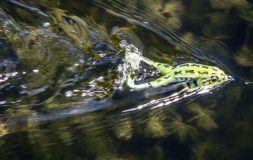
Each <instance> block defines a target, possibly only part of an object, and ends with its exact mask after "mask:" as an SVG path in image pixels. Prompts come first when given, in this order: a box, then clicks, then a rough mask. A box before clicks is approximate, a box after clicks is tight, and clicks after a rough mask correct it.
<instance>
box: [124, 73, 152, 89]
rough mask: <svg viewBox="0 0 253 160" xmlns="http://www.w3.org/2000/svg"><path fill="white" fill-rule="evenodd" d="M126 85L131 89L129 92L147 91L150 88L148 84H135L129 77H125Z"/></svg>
mask: <svg viewBox="0 0 253 160" xmlns="http://www.w3.org/2000/svg"><path fill="white" fill-rule="evenodd" d="M127 85H128V87H130V88H131V90H134V91H140V90H143V89H148V88H150V87H151V86H150V84H149V83H142V84H135V83H134V80H133V79H132V78H131V76H128V77H127Z"/></svg>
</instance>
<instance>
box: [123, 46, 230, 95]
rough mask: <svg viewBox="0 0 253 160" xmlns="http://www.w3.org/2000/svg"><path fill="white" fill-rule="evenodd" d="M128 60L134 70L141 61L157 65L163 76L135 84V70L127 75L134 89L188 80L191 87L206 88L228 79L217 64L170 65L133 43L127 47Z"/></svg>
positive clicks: (218, 84) (128, 82)
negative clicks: (153, 58)
mask: <svg viewBox="0 0 253 160" xmlns="http://www.w3.org/2000/svg"><path fill="white" fill-rule="evenodd" d="M125 54H126V55H125V57H126V62H127V63H128V64H129V66H130V68H131V69H132V70H137V69H138V66H139V64H140V62H141V61H142V62H144V63H146V64H148V65H151V66H153V67H155V68H156V69H157V70H159V71H160V73H161V74H162V76H161V77H159V78H157V79H155V80H152V81H150V82H148V83H142V84H135V80H134V78H133V77H134V76H133V72H130V74H128V76H127V85H128V86H129V87H130V88H131V89H132V90H143V89H148V88H151V87H153V88H157V87H162V86H167V85H170V84H173V83H180V82H186V84H187V86H188V87H189V89H192V90H194V89H196V88H199V89H205V88H212V87H218V86H220V85H222V84H223V83H225V82H226V81H228V80H229V79H230V76H228V75H227V74H226V73H225V72H224V71H223V70H221V69H219V68H218V67H216V66H209V65H204V64H198V63H183V64H178V65H174V66H173V65H168V64H164V63H159V62H154V61H152V60H150V59H148V58H146V57H144V56H142V55H141V53H140V52H139V51H138V49H137V48H136V47H135V46H133V45H127V46H126V47H125Z"/></svg>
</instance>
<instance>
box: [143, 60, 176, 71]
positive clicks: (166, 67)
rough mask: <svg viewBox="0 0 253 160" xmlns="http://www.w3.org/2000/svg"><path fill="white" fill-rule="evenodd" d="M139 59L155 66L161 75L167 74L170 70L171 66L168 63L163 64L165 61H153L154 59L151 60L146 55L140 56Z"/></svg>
mask: <svg viewBox="0 0 253 160" xmlns="http://www.w3.org/2000/svg"><path fill="white" fill-rule="evenodd" d="M141 61H143V62H145V63H147V64H148V65H151V66H153V67H155V68H156V69H158V70H159V71H160V72H161V74H163V75H167V74H169V73H170V72H171V70H172V66H170V65H168V64H165V63H159V62H154V61H152V60H150V59H148V58H146V57H141Z"/></svg>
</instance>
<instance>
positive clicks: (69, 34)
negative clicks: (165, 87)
mask: <svg viewBox="0 0 253 160" xmlns="http://www.w3.org/2000/svg"><path fill="white" fill-rule="evenodd" d="M252 7H253V6H252V1H250V0H233V1H232V0H219V1H218V0H140V1H137V0H131V1H121V0H105V1H104V0H94V1H93V0H84V1H79V0H77V1H70V0H65V1H62V0H50V1H49V0H37V1H28V0H22V1H7V0H4V1H1V2H0V23H1V25H0V136H1V137H0V159H1V160H4V159H43V160H44V159H48V160H51V159H55V160H57V159H77V160H78V159H96V160H107V159H108V160H109V159H110V160H111V159H112V160H114V159H115V160H120V159H122V160H138V159H155V160H163V159H171V160H172V159H173V160H174V159H175V160H187V159H189V160H192V159H196V160H209V159H210V160H211V159H216V160H219V159H221V160H222V159H229V160H233V159H234V160H238V159H244V160H247V159H248V160H250V159H251V158H252V156H253V155H252V153H253V152H252V151H253V150H252V148H253V147H252V146H253V143H252V142H253V141H252V139H253V127H252V125H251V124H252V122H253V119H252V117H253V109H252V108H253V107H252V104H253V102H252V96H251V95H252V86H251V85H250V82H251V81H252V80H253V68H252V67H253V57H252V55H253V54H252V51H253V43H252V42H253V41H252V40H253V29H252V24H253V20H252V18H253V8H252ZM122 15H124V16H122ZM143 16H144V18H143ZM127 17H128V18H127ZM133 19H135V20H136V21H133ZM141 20H142V21H141ZM149 24H151V25H149ZM146 26H148V27H146ZM150 26H151V28H149V27H150ZM152 27H153V28H152ZM165 31H167V32H165ZM168 33H171V34H170V35H169V34H168ZM168 35H169V36H168ZM168 37H169V38H168ZM122 40H126V41H127V42H128V43H131V44H134V45H135V46H136V47H137V48H138V49H139V50H140V51H141V52H142V53H143V54H144V55H145V56H147V57H148V58H150V59H152V60H154V61H158V62H163V63H167V64H169V65H173V64H178V63H183V62H199V63H205V64H213V65H216V64H217V65H220V66H219V67H222V69H225V70H228V73H229V74H232V75H233V76H234V78H235V82H233V83H231V84H228V85H226V86H224V87H221V88H219V89H217V90H214V91H212V93H207V94H203V95H200V96H196V97H187V98H185V99H180V100H179V101H178V102H177V103H173V104H170V105H168V106H164V107H161V108H154V109H151V108H145V109H143V110H139V111H136V112H122V111H123V110H124V109H129V108H132V107H135V106H138V105H140V104H146V103H148V102H150V101H152V100H155V99H158V98H161V97H164V96H167V93H164V94H159V95H149V93H150V92H148V91H147V92H131V91H130V90H129V88H127V87H126V85H125V84H124V82H122V79H121V78H122V74H121V73H120V71H121V70H120V69H121V68H120V67H119V66H120V64H122V63H123V61H124V60H123V56H124V55H123V54H124V52H123V50H122V48H121V46H120V45H121V43H120V42H121V41H122ZM198 51H200V52H198ZM142 69H143V68H142ZM157 74H159V73H156V72H154V68H152V67H148V66H145V65H144V69H143V70H141V72H140V77H141V78H143V79H144V80H146V79H149V78H152V77H155V76H157ZM245 81H247V82H248V83H249V85H246V84H245Z"/></svg>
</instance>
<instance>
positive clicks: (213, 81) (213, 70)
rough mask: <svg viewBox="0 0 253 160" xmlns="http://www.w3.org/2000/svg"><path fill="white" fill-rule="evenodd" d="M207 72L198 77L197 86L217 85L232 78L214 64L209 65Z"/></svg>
mask: <svg viewBox="0 0 253 160" xmlns="http://www.w3.org/2000/svg"><path fill="white" fill-rule="evenodd" d="M207 73H208V74H207V75H205V76H203V77H200V79H199V86H201V87H218V86H220V85H222V84H224V83H225V82H227V81H229V80H231V79H232V77H231V76H228V75H227V74H226V73H225V72H224V71H223V70H221V69H219V68H218V67H215V66H209V67H208V70H207Z"/></svg>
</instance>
